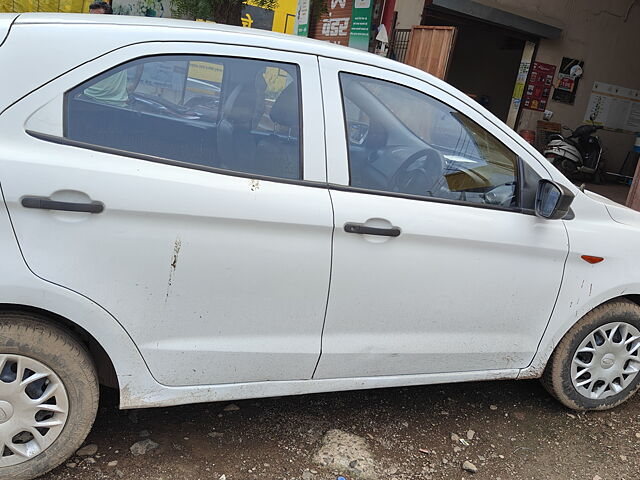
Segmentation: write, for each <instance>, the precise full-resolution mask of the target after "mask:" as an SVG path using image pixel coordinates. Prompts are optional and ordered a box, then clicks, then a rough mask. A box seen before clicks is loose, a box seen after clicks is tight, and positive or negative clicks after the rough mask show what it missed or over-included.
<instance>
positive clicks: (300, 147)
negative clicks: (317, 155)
mask: <svg viewBox="0 0 640 480" xmlns="http://www.w3.org/2000/svg"><path fill="white" fill-rule="evenodd" d="M179 56H183V57H184V56H187V57H208V58H232V59H242V60H258V61H261V62H270V63H280V64H286V65H291V66H292V67H293V68H295V70H296V73H297V79H296V81H297V83H298V113H299V114H298V117H299V118H298V123H299V127H298V128H299V130H300V133H299V138H298V144H299V145H298V157H299V160H298V163H299V165H298V168H299V169H300V174H299V177H300V178H297V179H293V178H291V179H289V178H281V177H270V176H268V175H251V174H247V176H246V178H261V179H266V180H269V179H276V178H279V179H281V180H285V182H283V183H292V182H289V180H293V181H296V182H303V183H304V182H306V180H305V179H304V173H305V171H304V159H305V156H304V137H305V135H304V109H303V103H302V83H303V82H302V75H301V68H300V64H299V63H295V62H293V61H292V62H284V61H280V60H265V59H264V58H258V57H240V56H234V55H214V54H206V53H205V54H199V53H153V54H150V55H142V56H139V57H135V58H130V59H128V60H126V61H125V62H121V63H118V64H117V65H114V66H112V67H110V68H109V69H108V70H105V71H103V72H100V73H98V74H96V75H93V76H92V77H89V78H88V79H85V80H83V81H82V82H80V83H78V84H77V85H74V86H73V87H70V88H68V89H67V90H65V92H64V94H63V102H62V135H63V137H57V136H55V135H47V134H41V133H39V132H34V131H30V130H27V133H28V134H29V135H31V136H34V137H36V138H40V137H38V135H40V136H42V137H50V139H49V141H53V142H54V143H61V142H59V141H54V140H51V138H57V139H59V138H64V139H65V140H68V141H69V142H73V143H64V144H66V145H73V146H76V147H80V148H86V149H89V150H95V151H104V152H106V153H115V154H117V155H122V156H126V157H130V158H138V159H141V160H149V161H152V162H157V163H166V164H168V165H175V166H181V167H187V168H188V167H189V166H191V168H194V167H206V166H205V165H197V164H190V163H188V162H181V161H179V160H172V159H170V158H165V157H156V156H155V155H147V154H144V153H137V152H129V151H126V150H120V149H117V148H111V147H102V146H101V145H94V144H92V143H87V142H79V141H76V140H72V139H70V138H68V125H67V123H68V117H69V115H68V114H69V111H68V109H69V107H68V104H69V93H70V92H71V91H72V90H75V89H76V88H78V87H80V86H81V85H84V84H85V83H88V82H90V81H92V80H94V79H96V78H99V77H101V76H104V77H105V78H107V77H109V76H110V75H113V73H111V72H112V71H114V70H116V72H115V73H118V71H120V70H119V69H120V68H121V67H123V66H124V65H127V64H129V63H131V62H135V61H138V60H142V59H147V58H153V57H179ZM127 68H130V67H127ZM222 80H223V83H224V75H223V77H222ZM220 93H221V95H220V100H221V101H223V100H224V92H222V89H221V92H220ZM220 111H221V110H220V109H219V112H218V122H219V121H220V114H221V113H220ZM40 139H41V140H44V139H45V138H40ZM92 147H94V148H92ZM98 148H105V149H107V150H108V151H107V150H99V149H98ZM116 152H119V153H116ZM153 159H155V160H153ZM161 160H168V161H169V162H174V163H168V162H164V161H161ZM195 169H196V170H204V171H212V172H214V171H215V173H223V172H229V173H230V174H232V175H234V176H244V175H235V174H237V173H245V172H235V171H234V170H227V169H224V168H218V167H206V169H203V168H195ZM311 182H313V183H318V182H316V181H311Z"/></svg>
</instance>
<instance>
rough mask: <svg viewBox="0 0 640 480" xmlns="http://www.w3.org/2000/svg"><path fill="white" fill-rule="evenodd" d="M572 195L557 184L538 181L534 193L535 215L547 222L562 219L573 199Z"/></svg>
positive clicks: (548, 181)
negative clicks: (536, 189) (547, 220)
mask: <svg viewBox="0 0 640 480" xmlns="http://www.w3.org/2000/svg"><path fill="white" fill-rule="evenodd" d="M574 197H575V196H574V195H573V193H571V191H570V190H569V189H568V188H567V187H565V186H563V185H560V184H559V183H556V182H552V181H551V180H545V179H543V180H540V183H538V192H537V193H536V215H537V216H539V217H542V218H546V219H549V220H558V219H560V218H564V217H565V216H566V215H567V213H569V207H570V206H571V202H573V199H574Z"/></svg>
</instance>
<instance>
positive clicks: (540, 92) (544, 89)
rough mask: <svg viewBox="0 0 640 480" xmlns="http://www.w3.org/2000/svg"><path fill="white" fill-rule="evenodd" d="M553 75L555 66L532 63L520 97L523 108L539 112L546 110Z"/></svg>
mask: <svg viewBox="0 0 640 480" xmlns="http://www.w3.org/2000/svg"><path fill="white" fill-rule="evenodd" d="M555 73H556V66H555V65H550V64H548V63H540V62H533V65H532V67H531V74H530V75H529V82H528V83H527V86H526V88H525V90H524V94H523V96H522V106H523V107H524V108H528V109H530V110H539V111H541V112H543V111H544V110H545V109H546V108H547V103H548V102H549V95H550V94H551V87H552V84H553V77H554V75H555Z"/></svg>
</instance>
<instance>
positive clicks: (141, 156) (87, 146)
mask: <svg viewBox="0 0 640 480" xmlns="http://www.w3.org/2000/svg"><path fill="white" fill-rule="evenodd" d="M26 133H27V134H28V135H30V136H32V137H33V138H36V139H38V140H42V141H45V142H49V143H55V144H57V145H64V146H68V147H77V148H82V149H84V150H92V151H94V152H100V153H108V154H111V155H118V156H121V157H127V158H133V159H136V160H145V161H147V162H153V163H161V164H163V165H171V166H174V167H182V168H187V169H191V170H199V171H202V172H210V173H217V174H220V175H226V176H229V177H240V178H250V179H257V180H265V181H267V182H275V183H286V184H289V185H301V186H305V187H324V188H326V186H327V183H326V182H319V181H316V180H304V179H296V178H283V177H271V176H268V175H259V174H253V173H248V172H239V171H236V170H229V169H226V168H218V167H210V166H207V165H199V164H197V163H188V162H182V161H180V160H172V159H170V158H165V157H156V156H155V155H147V154H146V153H138V152H130V151H128V150H121V149H119V148H112V147H104V146H102V145H95V144H93V143H87V142H81V141H78V140H72V139H70V138H66V137H60V136H58V135H51V134H48V133H41V132H36V131H33V130H26Z"/></svg>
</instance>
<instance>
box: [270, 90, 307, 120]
mask: <svg viewBox="0 0 640 480" xmlns="http://www.w3.org/2000/svg"><path fill="white" fill-rule="evenodd" d="M269 117H271V120H273V121H274V122H275V123H277V124H278V125H282V126H284V127H297V126H298V125H299V124H300V123H299V122H300V120H299V118H298V85H297V84H296V82H291V83H290V84H289V85H288V86H287V87H286V88H285V89H284V90H282V92H280V95H279V96H278V98H277V99H276V101H275V103H274V104H273V107H271V113H270V114H269Z"/></svg>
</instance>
